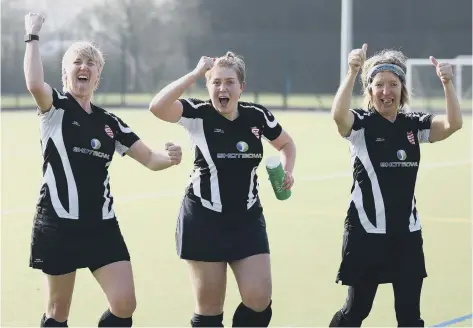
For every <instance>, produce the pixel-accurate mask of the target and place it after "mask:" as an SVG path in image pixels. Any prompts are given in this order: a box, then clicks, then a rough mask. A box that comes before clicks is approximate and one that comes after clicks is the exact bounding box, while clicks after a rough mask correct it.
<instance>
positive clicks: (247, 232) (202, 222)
mask: <svg viewBox="0 0 473 328" xmlns="http://www.w3.org/2000/svg"><path fill="white" fill-rule="evenodd" d="M176 250H177V254H178V256H179V257H180V258H181V259H186V260H194V261H204V262H232V261H236V260H241V259H244V258H247V257H249V256H252V255H256V254H269V242H268V235H267V233H266V221H265V218H264V215H263V209H262V207H261V204H260V202H259V201H258V202H257V203H255V204H254V205H253V207H251V208H250V210H248V211H247V212H244V213H242V214H223V213H219V212H215V211H212V210H210V209H207V208H205V207H203V206H202V205H201V203H200V201H199V200H194V199H191V198H189V196H185V197H184V199H183V200H182V203H181V209H180V212H179V217H178V219H177V228H176Z"/></svg>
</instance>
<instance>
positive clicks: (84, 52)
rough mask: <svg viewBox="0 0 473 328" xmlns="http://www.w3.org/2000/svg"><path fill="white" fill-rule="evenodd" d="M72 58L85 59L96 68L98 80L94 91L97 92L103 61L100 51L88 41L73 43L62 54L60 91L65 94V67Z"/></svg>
mask: <svg viewBox="0 0 473 328" xmlns="http://www.w3.org/2000/svg"><path fill="white" fill-rule="evenodd" d="M72 56H79V57H85V58H87V59H88V60H92V61H94V62H95V64H96V65H97V67H98V70H99V79H98V80H97V85H96V86H95V89H94V90H97V88H98V86H99V81H100V73H101V72H102V69H103V66H104V65H105V59H104V55H103V53H102V51H100V49H99V48H98V46H97V45H95V44H94V43H92V42H89V41H78V42H74V43H73V44H72V45H71V46H69V48H68V49H67V50H66V52H65V53H64V56H63V57H62V89H63V91H64V92H66V91H67V90H68V89H67V75H66V67H67V66H68V65H69V60H70V59H71V57H72Z"/></svg>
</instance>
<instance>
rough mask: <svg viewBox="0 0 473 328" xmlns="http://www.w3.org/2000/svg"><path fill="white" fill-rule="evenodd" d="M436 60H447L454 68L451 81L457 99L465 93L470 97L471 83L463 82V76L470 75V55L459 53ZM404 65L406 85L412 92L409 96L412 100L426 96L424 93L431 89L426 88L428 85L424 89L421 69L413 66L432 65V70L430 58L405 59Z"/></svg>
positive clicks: (460, 98)
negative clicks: (405, 67)
mask: <svg viewBox="0 0 473 328" xmlns="http://www.w3.org/2000/svg"><path fill="white" fill-rule="evenodd" d="M437 61H438V62H439V63H440V62H448V63H449V64H450V65H452V68H453V70H454V71H453V78H454V81H453V83H454V85H455V90H456V91H457V96H458V99H459V100H460V101H461V100H462V98H463V97H464V96H465V95H467V96H468V98H469V99H471V92H472V91H471V83H472V82H471V81H467V82H466V83H465V76H471V67H472V56H471V55H461V56H457V57H455V58H447V59H443V58H440V59H437ZM406 66H407V74H406V75H407V76H406V86H407V89H408V90H409V92H411V93H412V96H411V98H412V99H413V100H414V99H416V97H423V96H427V95H426V94H427V93H428V91H431V90H427V88H429V86H427V87H425V90H424V86H423V82H425V81H422V77H420V76H419V75H420V74H422V73H421V72H423V71H422V70H419V69H418V70H416V69H415V67H419V66H432V70H434V68H433V65H432V62H431V61H430V59H429V58H411V59H408V60H407V62H406ZM468 66H469V72H466V71H465V69H467V68H468ZM433 72H435V71H433ZM464 73H468V74H464ZM429 75H430V74H429ZM465 84H466V85H465ZM417 86H418V87H417ZM439 86H440V85H439ZM430 87H431V86H430ZM465 90H466V91H465Z"/></svg>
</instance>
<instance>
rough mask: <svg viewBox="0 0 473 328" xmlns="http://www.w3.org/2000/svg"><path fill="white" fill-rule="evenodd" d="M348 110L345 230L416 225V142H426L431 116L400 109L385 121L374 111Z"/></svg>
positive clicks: (406, 229) (380, 230) (399, 229)
mask: <svg viewBox="0 0 473 328" xmlns="http://www.w3.org/2000/svg"><path fill="white" fill-rule="evenodd" d="M351 111H352V113H353V115H354V118H355V120H354V123H353V127H352V131H351V133H350V135H349V136H348V137H346V139H347V140H348V141H349V143H350V153H351V163H352V166H353V178H354V180H353V185H352V189H351V201H350V207H349V210H348V215H347V219H346V225H347V227H348V229H361V230H364V231H366V232H368V233H377V234H385V233H390V232H412V231H417V230H420V229H421V224H420V217H419V213H418V212H417V209H416V200H415V195H414V190H415V186H416V179H417V171H418V169H419V163H420V147H419V144H421V143H427V142H429V136H430V127H431V123H432V117H433V116H432V115H431V114H427V113H422V112H409V113H406V112H403V111H400V112H399V113H398V115H397V117H396V120H395V121H394V122H391V121H389V120H387V119H386V118H384V117H383V116H381V115H380V114H378V113H377V112H376V111H374V110H373V111H366V110H363V109H352V110H351Z"/></svg>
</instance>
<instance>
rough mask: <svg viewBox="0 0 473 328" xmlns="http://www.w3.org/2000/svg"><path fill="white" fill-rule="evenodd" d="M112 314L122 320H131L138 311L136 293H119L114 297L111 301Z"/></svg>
mask: <svg viewBox="0 0 473 328" xmlns="http://www.w3.org/2000/svg"><path fill="white" fill-rule="evenodd" d="M109 303H110V310H111V312H112V313H113V314H114V315H115V316H117V317H120V318H129V317H131V316H132V315H133V313H134V312H135V309H136V297H135V294H134V293H127V294H123V293H121V294H120V293H119V294H117V295H114V296H113V297H112V298H111V299H110V300H109Z"/></svg>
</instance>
